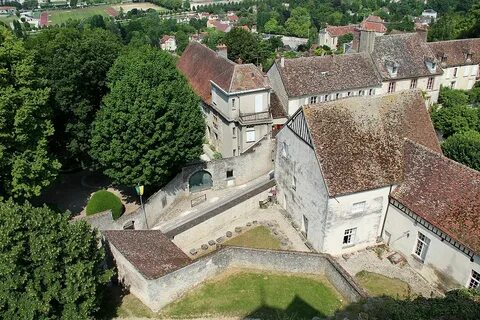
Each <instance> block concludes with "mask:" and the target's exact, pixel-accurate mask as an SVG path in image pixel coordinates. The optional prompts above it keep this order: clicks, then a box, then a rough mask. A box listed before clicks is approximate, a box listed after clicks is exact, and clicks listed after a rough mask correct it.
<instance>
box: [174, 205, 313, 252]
mask: <svg viewBox="0 0 480 320" xmlns="http://www.w3.org/2000/svg"><path fill="white" fill-rule="evenodd" d="M205 223H208V227H207V225H205V226H206V227H203V226H201V225H199V226H198V227H194V228H192V229H190V230H187V231H185V232H184V233H182V234H180V235H178V236H176V237H175V238H174V239H173V242H174V243H175V244H176V245H177V246H178V247H179V248H180V249H182V250H183V251H184V252H185V253H187V254H188V255H189V256H191V257H192V258H197V257H198V256H200V255H202V254H205V253H208V252H210V251H212V250H215V248H216V244H217V243H221V242H223V241H226V240H227V239H228V238H230V237H227V232H230V233H231V234H232V237H233V236H235V235H239V234H240V233H243V232H245V231H248V230H249V229H251V228H253V227H256V226H258V225H263V226H265V227H267V228H269V229H270V230H272V233H273V234H274V235H275V233H277V234H276V235H275V236H276V237H278V239H279V240H280V242H281V244H282V249H286V250H293V251H307V252H308V251H310V250H309V249H308V247H307V246H306V245H305V243H304V240H303V239H302V237H301V236H300V235H299V233H298V232H297V230H295V229H294V228H293V227H292V225H291V223H290V221H288V220H287V219H286V218H285V216H284V215H283V214H282V213H281V211H280V210H279V208H278V207H277V206H272V207H269V208H267V209H260V208H257V209H254V210H250V211H247V212H244V213H241V214H236V215H235V216H233V217H232V216H228V217H224V216H222V214H220V215H219V216H216V217H213V218H211V219H209V220H208V221H206V222H205ZM221 237H222V241H217V239H219V238H221ZM209 242H210V244H209ZM202 245H203V248H202ZM205 245H206V246H205ZM192 249H195V250H196V251H197V252H196V253H195V254H193V255H192V254H191V252H190V251H191V250H192Z"/></svg>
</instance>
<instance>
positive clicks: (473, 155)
mask: <svg viewBox="0 0 480 320" xmlns="http://www.w3.org/2000/svg"><path fill="white" fill-rule="evenodd" d="M442 150H443V153H444V154H445V156H447V157H449V158H450V159H453V160H455V161H457V162H460V163H463V164H464V165H466V166H468V167H470V168H472V169H475V170H480V133H479V132H477V131H466V132H462V133H455V134H454V135H452V136H450V137H449V138H448V139H447V140H445V142H444V143H443V144H442Z"/></svg>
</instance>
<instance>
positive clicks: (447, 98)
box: [438, 86, 469, 108]
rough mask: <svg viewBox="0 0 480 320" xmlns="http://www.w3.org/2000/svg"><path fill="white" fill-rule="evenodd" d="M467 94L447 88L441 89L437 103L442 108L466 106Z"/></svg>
mask: <svg viewBox="0 0 480 320" xmlns="http://www.w3.org/2000/svg"><path fill="white" fill-rule="evenodd" d="M468 100H469V97H468V92H467V91H462V90H456V89H450V88H448V87H443V86H442V87H441V88H440V94H439V96H438V103H440V104H441V105H442V106H443V107H446V108H450V107H453V106H458V105H466V104H468Z"/></svg>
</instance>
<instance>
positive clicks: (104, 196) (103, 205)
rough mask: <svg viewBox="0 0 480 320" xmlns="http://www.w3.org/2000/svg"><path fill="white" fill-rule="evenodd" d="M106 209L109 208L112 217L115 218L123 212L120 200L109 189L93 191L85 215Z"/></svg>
mask: <svg viewBox="0 0 480 320" xmlns="http://www.w3.org/2000/svg"><path fill="white" fill-rule="evenodd" d="M106 210H111V211H112V217H113V219H114V220H117V219H118V218H120V217H121V216H122V214H123V204H122V201H121V200H120V198H118V197H117V196H116V195H115V194H113V193H111V192H110V191H107V190H100V191H97V192H95V193H94V194H93V195H92V197H91V198H90V200H89V201H88V204H87V210H86V211H87V216H89V215H92V214H95V213H99V212H103V211H106Z"/></svg>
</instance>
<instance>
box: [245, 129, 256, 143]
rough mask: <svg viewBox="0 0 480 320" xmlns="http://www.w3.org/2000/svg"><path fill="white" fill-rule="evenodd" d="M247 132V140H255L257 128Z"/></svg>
mask: <svg viewBox="0 0 480 320" xmlns="http://www.w3.org/2000/svg"><path fill="white" fill-rule="evenodd" d="M246 133H247V142H255V129H250V130H247V131H246Z"/></svg>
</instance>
